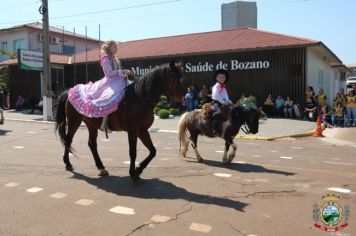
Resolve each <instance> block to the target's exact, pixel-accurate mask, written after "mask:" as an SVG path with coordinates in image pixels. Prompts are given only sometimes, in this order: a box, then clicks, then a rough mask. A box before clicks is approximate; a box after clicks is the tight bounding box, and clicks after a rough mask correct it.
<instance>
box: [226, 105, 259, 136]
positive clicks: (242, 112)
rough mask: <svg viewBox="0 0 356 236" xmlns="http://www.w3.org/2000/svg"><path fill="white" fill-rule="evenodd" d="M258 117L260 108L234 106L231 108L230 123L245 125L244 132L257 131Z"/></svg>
mask: <svg viewBox="0 0 356 236" xmlns="http://www.w3.org/2000/svg"><path fill="white" fill-rule="evenodd" d="M259 119H260V110H259V109H258V108H247V107H243V106H238V107H235V108H234V109H233V110H232V123H233V124H235V125H240V126H242V125H247V129H246V127H245V130H244V129H243V128H242V129H243V131H244V132H245V133H252V134H257V133H258V125H259Z"/></svg>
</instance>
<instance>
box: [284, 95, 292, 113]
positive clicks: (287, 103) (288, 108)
mask: <svg viewBox="0 0 356 236" xmlns="http://www.w3.org/2000/svg"><path fill="white" fill-rule="evenodd" d="M293 106H294V104H293V99H292V98H291V97H290V96H287V99H286V101H285V102H284V109H283V111H284V116H285V117H286V118H293Z"/></svg>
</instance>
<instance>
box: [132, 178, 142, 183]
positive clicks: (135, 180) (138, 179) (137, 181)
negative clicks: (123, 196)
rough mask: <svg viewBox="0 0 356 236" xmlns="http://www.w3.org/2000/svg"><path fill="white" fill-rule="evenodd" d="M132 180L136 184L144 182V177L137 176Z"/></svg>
mask: <svg viewBox="0 0 356 236" xmlns="http://www.w3.org/2000/svg"><path fill="white" fill-rule="evenodd" d="M132 181H133V182H134V184H143V182H144V179H142V178H141V177H136V178H134V179H132Z"/></svg>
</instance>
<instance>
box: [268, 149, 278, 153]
mask: <svg viewBox="0 0 356 236" xmlns="http://www.w3.org/2000/svg"><path fill="white" fill-rule="evenodd" d="M270 152H274V153H276V152H278V150H271V151H270Z"/></svg>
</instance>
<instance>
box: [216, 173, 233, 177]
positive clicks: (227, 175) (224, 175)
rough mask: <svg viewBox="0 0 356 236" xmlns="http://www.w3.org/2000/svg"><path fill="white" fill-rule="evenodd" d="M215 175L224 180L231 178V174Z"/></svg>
mask: <svg viewBox="0 0 356 236" xmlns="http://www.w3.org/2000/svg"><path fill="white" fill-rule="evenodd" d="M214 175H215V176H217V177H223V178H229V177H231V174H225V173H215V174H214Z"/></svg>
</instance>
